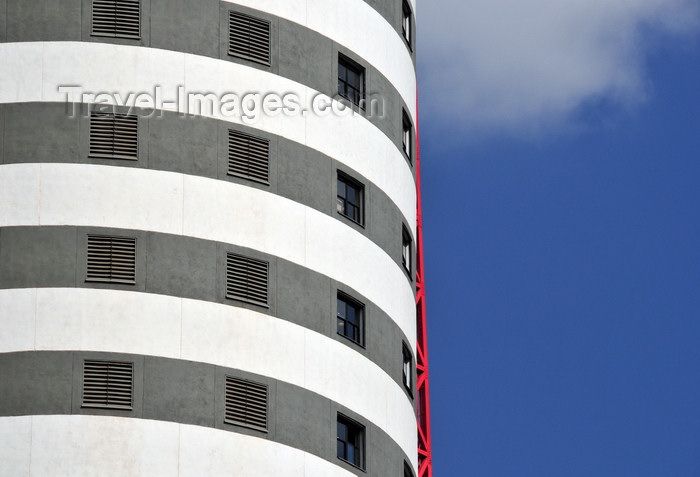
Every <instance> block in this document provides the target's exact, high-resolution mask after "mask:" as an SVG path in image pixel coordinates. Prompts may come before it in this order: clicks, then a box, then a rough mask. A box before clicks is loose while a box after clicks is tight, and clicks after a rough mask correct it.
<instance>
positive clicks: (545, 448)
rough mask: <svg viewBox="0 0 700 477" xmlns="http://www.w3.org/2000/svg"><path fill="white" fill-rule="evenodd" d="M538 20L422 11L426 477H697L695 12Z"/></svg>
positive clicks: (587, 0)
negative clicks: (429, 467)
mask: <svg viewBox="0 0 700 477" xmlns="http://www.w3.org/2000/svg"><path fill="white" fill-rule="evenodd" d="M554 3H566V2H554V1H553V0H531V1H525V0H519V3H518V4H517V5H520V6H522V5H523V4H528V5H530V6H532V7H533V10H534V11H533V12H531V13H528V11H527V9H519V7H517V6H516V3H515V0H492V1H491V2H485V1H480V0H464V1H462V2H456V1H453V0H436V2H435V5H434V6H435V8H432V7H430V6H428V5H426V2H423V4H422V10H419V19H420V18H423V17H425V18H426V20H425V25H423V29H422V30H421V31H420V34H421V35H422V37H421V38H419V40H420V41H422V44H424V45H425V46H422V50H421V49H420V48H421V47H419V55H420V57H419V82H420V84H421V91H420V95H421V146H422V151H421V157H422V174H423V191H424V192H423V193H424V216H425V217H424V220H425V247H426V273H427V293H428V295H427V300H428V301H427V303H428V319H429V343H430V360H431V373H432V374H431V384H432V417H433V446H434V459H435V465H434V468H435V472H436V476H437V477H451V476H460V477H461V476H473V477H490V476H494V477H521V476H522V477H525V476H533V477H535V476H536V477H546V476H567V477H568V476H586V477H590V476H614V477H624V476H629V477H643V476H650V477H651V476H653V477H657V476H658V477H673V476H679V477H680V476H683V477H686V476H687V477H698V476H700V247H699V245H698V244H699V243H700V240H699V238H700V192H699V185H700V91H699V88H700V36H699V35H698V31H700V30H699V29H698V25H699V23H698V22H697V18H698V16H697V13H698V8H699V6H698V3H697V2H688V1H685V0H678V1H676V0H665V1H663V2H662V1H656V0H626V1H619V2H610V1H609V0H605V2H603V1H600V0H570V1H569V3H568V5H570V6H571V8H572V9H573V10H574V14H573V15H572V14H570V13H571V12H568V13H567V12H564V11H558V10H557V9H556V8H554V12H551V11H549V9H548V7H552V6H553V4H554ZM608 3H610V4H615V5H617V6H616V7H614V8H612V7H610V5H608ZM494 4H495V6H494ZM509 4H511V5H513V6H514V10H516V11H515V12H511V13H510V15H512V18H502V17H501V13H500V12H501V11H503V9H507V7H508V6H509ZM535 7H536V8H535ZM419 8H420V5H419ZM429 9H431V10H432V11H428V10H429ZM451 9H456V10H457V11H461V12H462V13H463V15H454V14H450V15H447V12H450V11H451ZM521 10H522V11H521ZM544 11H547V12H548V13H547V14H546V15H544V14H543V13H542V12H544ZM453 13H454V12H453ZM480 15H481V16H483V18H479V16H480ZM448 16H449V17H450V19H447V17H448ZM543 16H544V17H546V18H544V19H543V18H542V17H543ZM443 17H445V22H446V23H442V18H443ZM506 17H507V15H506ZM455 18H456V19H457V20H454V19H455ZM460 18H461V19H463V21H464V22H465V25H464V28H462V31H463V32H462V33H454V32H453V33H445V31H447V30H449V29H448V28H447V26H449V25H452V24H454V22H456V21H457V22H458V21H459V19H460ZM514 19H518V20H519V21H522V23H519V22H515V21H514ZM480 24H484V25H488V28H486V27H480V26H479V25H480ZM420 25H421V24H420V23H419V26H420ZM466 30H469V31H468V32H466ZM533 32H536V33H533ZM496 37H498V38H496ZM533 38H534V39H533ZM548 41H549V42H551V43H552V45H549V44H548ZM460 42H463V43H464V44H462V43H460ZM447 43H449V44H450V45H452V47H450V48H451V51H452V53H453V54H454V56H451V57H449V58H448V57H447V56H446V55H443V54H440V53H438V50H440V48H441V47H440V45H441V44H447ZM509 45H510V46H512V48H513V49H515V50H517V51H516V52H515V53H516V54H514V53H513V52H509V51H508V49H509ZM482 49H485V50H488V51H485V52H483V51H478V52H476V50H482ZM489 54H491V55H493V57H492V58H489ZM543 57H545V58H547V61H544V62H543ZM448 60H449V62H450V64H449V66H445V64H446V63H445V62H446V61H448ZM501 63H503V64H501ZM437 70H442V73H436V72H435V71H437ZM484 70H486V71H484ZM591 70H592V72H591ZM579 72H589V73H590V74H588V75H587V76H586V78H583V79H580V78H577V75H578V74H579ZM446 86H449V87H446Z"/></svg>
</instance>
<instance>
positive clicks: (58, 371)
mask: <svg viewBox="0 0 700 477" xmlns="http://www.w3.org/2000/svg"><path fill="white" fill-rule="evenodd" d="M86 359H99V360H112V361H127V362H133V363H134V394H133V396H134V401H133V409H132V410H115V409H99V408H84V407H81V402H82V397H81V395H82V379H83V376H82V363H83V361H84V360H86ZM0 369H3V371H4V374H3V376H4V379H3V386H2V387H1V388H0V416H3V417H7V416H31V415H33V416H40V415H65V416H66V417H68V416H70V415H75V416H79V415H83V416H87V415H91V416H115V417H128V418H134V419H148V420H155V421H166V422H172V423H178V424H187V425H193V426H200V427H204V428H209V429H210V431H209V432H214V430H219V431H223V432H228V433H237V434H242V435H246V436H251V437H255V438H257V439H262V440H266V441H268V442H270V444H272V443H276V444H280V445H283V446H288V447H290V448H294V449H298V450H300V451H303V452H306V453H308V454H310V455H313V456H316V457H318V458H320V459H323V460H325V461H327V462H331V463H334V464H336V465H339V466H340V467H341V468H344V469H346V470H348V471H350V472H353V473H355V474H357V475H362V472H361V471H359V470H358V469H355V468H354V467H352V466H350V465H346V464H344V463H342V462H341V461H339V460H338V459H337V458H336V455H335V452H336V449H335V447H336V446H335V436H334V434H333V433H334V432H335V423H336V416H337V413H338V412H341V413H343V414H344V415H346V416H349V417H352V418H353V419H355V420H356V421H358V422H359V423H361V424H363V425H365V428H366V432H367V435H366V439H367V448H368V449H371V450H372V451H371V452H368V453H367V469H366V470H367V472H368V473H370V474H371V475H401V474H400V472H398V471H399V469H401V465H403V460H409V459H408V456H407V455H406V454H405V453H404V452H403V450H402V449H401V448H400V447H399V446H398V445H397V443H396V442H394V441H393V440H392V439H391V437H390V436H389V435H387V434H386V433H385V432H384V431H383V430H382V429H381V428H379V427H377V426H376V425H374V424H373V423H372V422H371V421H370V420H368V419H367V418H366V417H364V416H362V415H360V414H357V413H354V412H353V411H351V410H350V409H348V408H346V407H344V406H342V405H341V404H339V403H337V402H334V401H332V400H329V399H327V398H325V397H324V396H322V395H319V394H316V393H314V392H311V391H309V390H307V389H305V388H303V387H300V386H295V385H292V384H289V383H286V382H284V381H279V380H276V379H272V378H269V377H266V376H260V375H256V374H253V373H250V372H247V371H244V370H240V369H234V368H226V367H222V366H216V365H211V364H205V363H196V362H191V361H183V360H176V359H167V358H160V357H154V356H141V355H130V354H114V353H96V352H46V351H44V352H21V353H5V354H0ZM226 376H234V377H237V378H242V379H247V380H251V381H254V382H258V383H261V384H265V385H266V386H267V387H268V428H267V431H260V430H255V429H249V428H246V427H243V426H237V425H233V424H228V423H225V422H224V399H223V397H224V385H225V377H226ZM184 390H186V391H187V392H183V391H184ZM3 421H4V422H11V420H3V419H2V417H0V422H3ZM1 426H2V424H0V427H1ZM202 432H203V431H202ZM0 452H1V451H0ZM384 456H395V458H393V459H386V458H384ZM122 465H123V464H122ZM76 470H77V469H76ZM3 472H4V471H3ZM2 475H10V474H4V473H2ZM13 475H25V474H22V473H18V474H13ZM52 475H56V474H55V473H54V474H52ZM71 475H76V473H75V470H74V471H73V472H71ZM100 475H102V474H100ZM158 475H163V474H162V473H159V474H158ZM168 475H170V474H168ZM173 475H177V474H173ZM206 475H211V474H206ZM301 475H304V474H301Z"/></svg>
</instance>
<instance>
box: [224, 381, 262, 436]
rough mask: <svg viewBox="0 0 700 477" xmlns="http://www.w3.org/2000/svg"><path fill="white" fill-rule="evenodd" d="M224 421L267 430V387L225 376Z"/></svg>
mask: <svg viewBox="0 0 700 477" xmlns="http://www.w3.org/2000/svg"><path fill="white" fill-rule="evenodd" d="M224 421H225V422H227V423H230V424H238V425H241V426H246V427H252V428H255V429H260V430H267V386H265V385H264V384H259V383H253V382H251V381H246V380H243V379H238V378H232V377H230V376H226V416H225V418H224Z"/></svg>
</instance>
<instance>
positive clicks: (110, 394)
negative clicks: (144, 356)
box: [83, 361, 134, 409]
mask: <svg viewBox="0 0 700 477" xmlns="http://www.w3.org/2000/svg"><path fill="white" fill-rule="evenodd" d="M133 384H134V363H120V362H115V361H85V362H84V363H83V407H109V408H117V409H131V406H132V394H133Z"/></svg>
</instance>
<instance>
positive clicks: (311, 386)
mask: <svg viewBox="0 0 700 477" xmlns="http://www.w3.org/2000/svg"><path fill="white" fill-rule="evenodd" d="M330 318H331V317H329V319H330ZM0 328H1V329H3V330H4V331H3V333H2V334H0V353H9V352H18V351H68V350H76V351H103V352H115V353H117V352H118V353H131V354H140V355H148V356H160V357H165V358H173V359H184V360H189V361H195V362H203V363H210V364H215V365H219V366H225V367H230V368H236V369H241V370H245V371H249V372H252V373H255V374H260V375H263V376H268V377H271V378H274V379H277V380H280V381H284V382H288V383H291V384H294V385H297V386H300V387H303V388H305V389H308V390H309V391H312V392H315V393H317V394H320V395H322V396H324V397H326V398H328V399H330V400H333V401H335V402H337V403H339V404H341V405H343V406H345V407H347V408H349V409H352V410H353V411H355V412H357V413H358V414H360V415H362V416H364V417H365V418H367V419H368V420H370V421H371V422H373V423H374V424H376V425H377V426H378V427H380V428H381V429H383V430H384V432H386V433H387V434H388V435H389V437H390V438H392V439H393V440H394V441H395V442H396V443H397V444H398V445H399V446H401V448H402V449H403V450H404V452H405V453H406V454H407V455H408V456H411V457H413V456H415V454H416V453H415V445H416V426H415V419H416V418H415V414H414V411H413V406H412V404H411V402H410V401H409V399H408V398H407V397H406V394H405V392H404V391H403V389H402V388H401V386H400V385H399V384H398V383H396V381H394V380H393V379H392V378H391V377H390V376H389V375H387V374H386V373H385V372H384V371H383V370H382V369H381V368H380V367H379V366H377V365H376V364H374V363H373V362H371V361H370V360H369V359H367V358H365V357H364V356H362V355H361V354H360V353H358V352H357V351H355V350H353V349H352V348H350V347H348V346H346V345H344V344H343V343H341V342H338V341H336V340H333V339H331V338H329V337H327V336H323V335H321V334H319V333H317V332H314V331H311V330H308V329H306V328H304V327H301V326H299V325H296V324H293V323H290V322H288V321H284V320H280V319H278V318H274V317H271V316H268V315H264V314H261V313H258V312H255V311H251V310H246V309H244V308H238V307H231V306H226V305H221V304H217V303H210V302H204V301H199V300H191V299H183V298H178V297H170V296H165V295H155V294H149V293H139V292H132V291H120V290H96V289H84V288H27V289H6V290H0ZM397 359H400V357H397ZM338 370H342V373H339V372H338ZM413 464H414V465H415V464H416V462H413Z"/></svg>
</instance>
